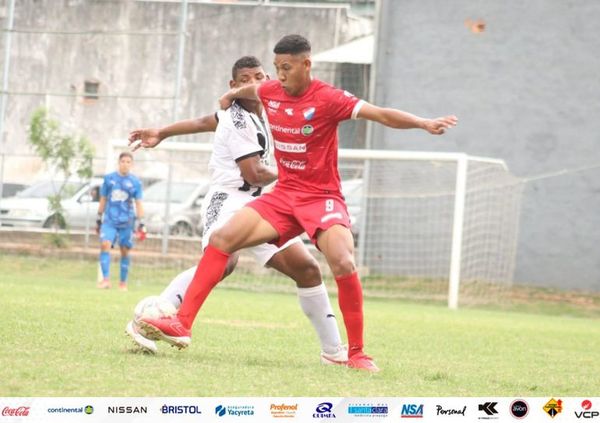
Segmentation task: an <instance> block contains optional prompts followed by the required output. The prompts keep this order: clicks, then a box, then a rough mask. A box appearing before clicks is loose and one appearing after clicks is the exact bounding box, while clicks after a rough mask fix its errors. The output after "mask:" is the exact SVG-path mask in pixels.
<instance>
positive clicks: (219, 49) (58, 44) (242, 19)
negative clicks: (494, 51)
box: [0, 0, 372, 180]
mask: <svg viewBox="0 0 600 423" xmlns="http://www.w3.org/2000/svg"><path fill="white" fill-rule="evenodd" d="M7 5H8V2H7V0H2V1H0V17H1V19H0V25H2V27H3V28H4V27H5V26H6V16H7V13H8V7H7ZM180 11H181V6H180V4H179V3H178V2H171V1H165V2H163V1H134V0H119V1H83V0H18V1H17V2H16V8H15V20H14V28H15V30H16V31H15V33H13V35H12V51H11V64H10V78H9V91H10V92H13V93H16V94H12V95H10V96H9V97H8V109H7V114H6V118H5V136H6V138H5V139H6V145H5V152H6V153H8V154H28V153H30V148H29V145H28V143H27V141H26V137H27V128H28V125H29V119H30V116H31V113H32V111H33V110H34V109H35V108H36V107H38V106H41V105H46V106H49V107H50V108H51V109H52V110H53V111H54V113H55V114H56V116H57V117H58V118H59V119H60V120H61V121H62V123H63V124H64V125H65V126H66V127H67V128H70V129H72V130H74V131H80V132H81V133H83V134H85V135H87V136H88V137H89V138H90V139H91V140H92V141H93V142H94V144H95V146H96V148H97V153H98V155H100V156H103V155H104V154H105V143H106V141H107V140H110V139H113V138H125V137H126V136H127V134H128V132H129V130H130V129H133V128H136V127H140V126H161V125H164V124H167V123H170V122H172V120H173V118H174V114H173V99H172V97H173V96H174V93H175V82H176V74H177V53H178V35H177V31H178V29H179V19H180ZM348 11H349V9H348V7H347V6H331V5H329V6H327V5H324V6H316V5H315V6H313V7H294V6H286V5H235V4H216V3H215V4H207V3H193V2H190V3H189V8H188V19H187V22H186V32H185V33H186V36H185V58H184V62H183V65H184V66H183V78H182V85H181V97H180V99H179V100H178V101H177V106H178V108H177V111H178V113H177V118H178V119H184V118H186V119H187V118H191V117H195V116H201V115H204V114H209V113H213V112H214V111H215V110H216V108H217V107H218V104H217V99H218V98H219V96H220V95H221V94H222V93H223V92H225V91H226V90H227V89H228V81H229V79H231V76H230V75H231V66H232V65H233V62H234V61H235V60H236V59H237V58H239V57H240V56H242V55H247V54H252V55H255V56H257V57H258V58H259V59H260V60H261V61H263V63H264V66H265V69H267V70H268V71H269V72H272V65H271V63H272V48H273V46H274V44H275V42H276V41H277V40H278V39H279V38H281V36H283V35H285V34H287V33H294V32H297V33H301V34H304V35H305V36H307V37H308V38H309V39H310V40H311V41H312V43H313V46H314V50H315V51H317V52H318V51H320V50H326V49H328V48H331V47H334V46H335V45H336V43H343V42H345V41H347V40H348V39H350V38H353V37H356V36H359V35H363V34H364V33H367V32H370V31H371V30H372V28H371V23H370V21H365V20H363V19H358V18H354V17H349V15H348ZM90 31H91V33H90ZM45 32H46V33H45ZM3 49H4V42H1V43H0V58H2V57H4V52H3ZM0 60H2V59H0ZM86 79H94V80H97V81H99V82H100V91H99V93H100V94H101V95H106V96H108V97H104V98H100V99H99V100H96V101H89V100H84V99H83V97H82V96H81V94H82V93H83V87H84V81H85V80H86ZM140 97H141V98H140ZM144 97H146V98H144ZM148 97H152V98H148ZM193 139H199V140H204V141H208V140H209V139H210V137H209V136H198V137H194V138H193ZM189 140H191V139H189ZM33 163H37V162H36V161H34V160H32V159H31V158H30V157H28V158H24V159H23V160H18V158H14V157H13V158H12V159H11V160H7V162H6V169H5V180H15V179H19V178H20V179H23V178H25V179H30V177H31V175H32V174H35V172H36V171H38V170H39V163H37V165H34V164H33ZM103 169H104V163H101V161H98V162H97V169H96V171H99V172H101V171H102V170H103Z"/></svg>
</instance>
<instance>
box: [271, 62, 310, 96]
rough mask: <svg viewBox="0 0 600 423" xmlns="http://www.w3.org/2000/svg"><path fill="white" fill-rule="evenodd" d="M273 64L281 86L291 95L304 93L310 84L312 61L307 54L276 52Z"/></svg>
mask: <svg viewBox="0 0 600 423" xmlns="http://www.w3.org/2000/svg"><path fill="white" fill-rule="evenodd" d="M273 64H274V65H275V70H276V71H277V78H278V79H279V82H281V86H282V87H283V89H284V90H285V91H286V92H287V93H288V94H289V95H293V96H297V95H300V94H302V93H303V92H304V91H305V90H306V88H307V87H308V85H309V84H310V67H311V61H310V57H309V56H308V55H307V54H276V55H275V61H274V62H273Z"/></svg>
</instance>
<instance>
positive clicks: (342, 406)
mask: <svg viewBox="0 0 600 423" xmlns="http://www.w3.org/2000/svg"><path fill="white" fill-rule="evenodd" d="M282 421H285V422H307V423H317V422H328V423H338V422H339V423H350V422H361V423H362V422H405V423H406V422H449V423H452V422H478V423H506V422H509V423H516V422H519V421H523V422H532V423H537V422H541V423H549V422H553V421H556V422H564V423H567V422H594V421H596V422H598V423H600V397H562V396H557V395H554V396H548V397H517V396H515V397H465V398H461V397H440V398H436V397H362V398H361V397H354V398H341V397H227V398H223V397H220V398H216V397H215V398H211V397H202V398H191V397H186V398H174V397H165V398H160V397H159V398H147V397H140V398H120V397H75V398H73V397H64V398H47V397H39V398H23V397H8V398H0V423H4V422H31V423H33V422H44V423H59V422H60V423H69V422H73V423H75V422H78V423H79V422H85V423H97V422H108V423H141V422H149V423H150V422H152V423H161V422H165V423H172V422H182V423H184V422H199V423H202V422H222V423H228V422H261V423H270V422H271V423H272V422H282Z"/></svg>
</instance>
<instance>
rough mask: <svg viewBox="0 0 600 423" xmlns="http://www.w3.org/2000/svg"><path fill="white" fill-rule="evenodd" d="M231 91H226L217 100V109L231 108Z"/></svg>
mask: <svg viewBox="0 0 600 423" xmlns="http://www.w3.org/2000/svg"><path fill="white" fill-rule="evenodd" d="M231 91H232V90H229V91H227V92H226V93H225V94H223V95H222V96H221V98H220V99H219V107H221V109H222V110H227V109H229V107H231V104H232V103H233V97H232V96H231Z"/></svg>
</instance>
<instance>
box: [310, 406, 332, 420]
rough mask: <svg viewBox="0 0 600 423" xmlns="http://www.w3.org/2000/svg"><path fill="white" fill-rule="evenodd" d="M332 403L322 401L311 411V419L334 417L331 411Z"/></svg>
mask: <svg viewBox="0 0 600 423" xmlns="http://www.w3.org/2000/svg"><path fill="white" fill-rule="evenodd" d="M332 409H333V404H332V403H330V402H322V403H321V404H319V405H317V407H316V408H315V412H314V413H313V415H312V416H313V419H335V418H336V415H335V413H334V412H333V411H331V410H332Z"/></svg>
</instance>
